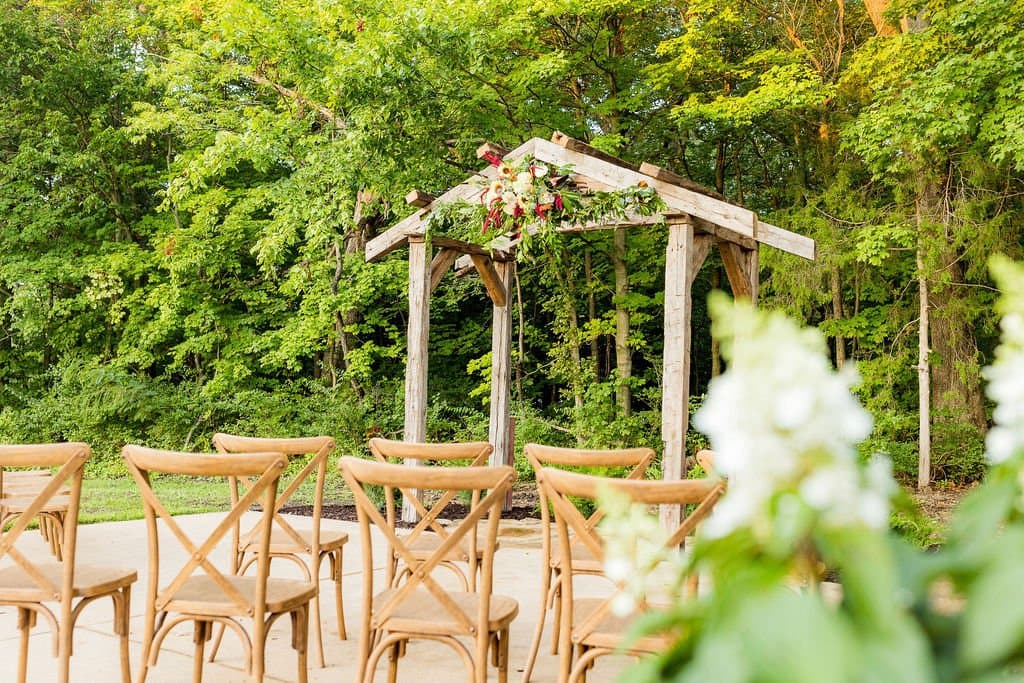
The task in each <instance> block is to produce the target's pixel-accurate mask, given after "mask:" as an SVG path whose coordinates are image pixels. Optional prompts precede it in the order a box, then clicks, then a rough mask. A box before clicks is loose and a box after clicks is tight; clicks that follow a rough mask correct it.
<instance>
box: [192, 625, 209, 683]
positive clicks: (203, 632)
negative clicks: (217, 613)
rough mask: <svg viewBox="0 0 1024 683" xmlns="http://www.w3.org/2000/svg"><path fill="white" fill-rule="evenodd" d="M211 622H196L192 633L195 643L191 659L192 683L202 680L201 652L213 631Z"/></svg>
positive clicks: (199, 682)
mask: <svg viewBox="0 0 1024 683" xmlns="http://www.w3.org/2000/svg"><path fill="white" fill-rule="evenodd" d="M212 626H213V622H210V621H200V620H198V619H197V620H196V622H195V630H194V631H193V632H192V642H193V643H195V655H194V656H193V658H192V683H201V681H202V680H203V659H204V658H203V650H204V649H205V647H206V641H208V640H209V639H210V636H211V634H212V631H213V629H212V628H211V627H212Z"/></svg>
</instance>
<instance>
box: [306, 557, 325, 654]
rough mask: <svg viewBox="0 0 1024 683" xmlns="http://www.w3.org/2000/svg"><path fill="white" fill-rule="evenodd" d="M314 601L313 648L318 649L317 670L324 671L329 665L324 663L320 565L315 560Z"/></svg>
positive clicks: (311, 608)
mask: <svg viewBox="0 0 1024 683" xmlns="http://www.w3.org/2000/svg"><path fill="white" fill-rule="evenodd" d="M312 574H313V576H312V579H313V588H314V589H315V590H314V591H313V599H312V600H310V602H309V605H308V607H309V608H310V610H309V612H310V614H309V622H310V624H309V625H310V626H312V629H311V631H312V633H311V635H312V636H313V647H315V648H316V654H315V655H314V657H313V661H314V662H316V665H317V668H320V669H323V668H324V667H325V666H326V665H327V664H326V662H325V661H324V634H323V625H322V624H321V623H320V563H319V562H318V561H316V560H315V559H314V561H313V572H312Z"/></svg>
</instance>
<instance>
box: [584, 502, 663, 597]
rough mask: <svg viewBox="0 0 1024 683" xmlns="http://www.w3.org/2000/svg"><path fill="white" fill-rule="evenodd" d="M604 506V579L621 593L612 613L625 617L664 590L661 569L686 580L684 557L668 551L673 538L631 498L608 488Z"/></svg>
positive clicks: (654, 517)
mask: <svg viewBox="0 0 1024 683" xmlns="http://www.w3.org/2000/svg"><path fill="white" fill-rule="evenodd" d="M600 505H601V509H602V510H604V512H605V516H604V517H603V518H602V519H601V522H600V523H599V524H598V530H599V531H600V533H601V538H602V539H603V540H604V552H605V556H604V575H605V576H606V577H608V578H609V579H610V580H611V581H612V582H613V583H615V586H616V588H617V589H618V590H617V592H616V594H615V596H614V597H613V598H612V604H611V609H612V612H614V613H615V614H616V615H618V616H621V617H624V616H628V615H630V614H632V613H633V612H634V611H635V610H636V609H637V607H638V602H639V601H642V600H644V599H645V598H646V597H647V596H648V595H649V594H650V593H651V592H652V590H656V589H658V588H661V586H657V585H654V584H655V583H656V582H657V578H656V577H658V576H662V574H660V573H656V572H655V570H656V569H657V568H658V567H659V565H664V568H666V569H667V570H668V573H669V576H674V577H681V576H682V568H683V561H682V555H681V554H680V552H678V551H677V550H675V549H669V548H666V547H665V544H666V543H667V542H668V540H669V536H668V533H667V532H666V530H665V528H664V527H663V526H661V523H660V522H659V521H658V518H657V517H656V516H655V515H653V514H651V513H650V512H648V510H647V508H646V507H645V506H643V505H640V504H637V503H633V502H632V501H631V500H630V498H629V496H627V495H625V494H623V493H622V492H619V491H615V490H614V489H612V488H608V489H605V490H604V491H602V492H601V496H600Z"/></svg>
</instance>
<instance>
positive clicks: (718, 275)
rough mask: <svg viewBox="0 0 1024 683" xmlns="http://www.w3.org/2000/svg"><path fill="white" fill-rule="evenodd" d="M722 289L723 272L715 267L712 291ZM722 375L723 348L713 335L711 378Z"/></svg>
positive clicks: (712, 274)
mask: <svg viewBox="0 0 1024 683" xmlns="http://www.w3.org/2000/svg"><path fill="white" fill-rule="evenodd" d="M721 288H722V270H721V268H720V267H719V266H717V265H716V266H715V267H714V269H713V270H712V271H711V289H721ZM721 374H722V347H721V344H719V342H718V337H716V336H714V335H712V337H711V377H712V379H714V378H715V377H718V376H719V375H721Z"/></svg>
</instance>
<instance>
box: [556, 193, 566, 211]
mask: <svg viewBox="0 0 1024 683" xmlns="http://www.w3.org/2000/svg"><path fill="white" fill-rule="evenodd" d="M555 209H556V210H558V211H562V210H563V209H565V204H563V203H562V195H560V194H556V195H555Z"/></svg>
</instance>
